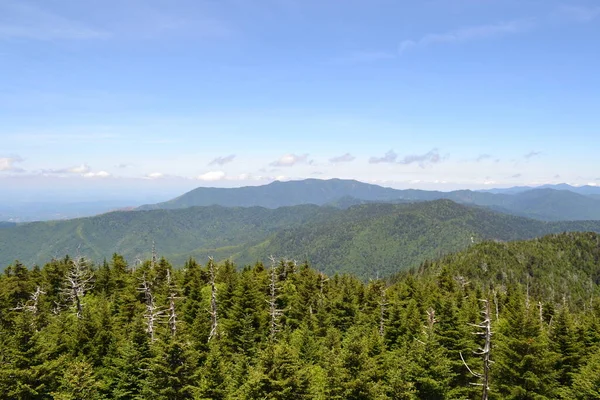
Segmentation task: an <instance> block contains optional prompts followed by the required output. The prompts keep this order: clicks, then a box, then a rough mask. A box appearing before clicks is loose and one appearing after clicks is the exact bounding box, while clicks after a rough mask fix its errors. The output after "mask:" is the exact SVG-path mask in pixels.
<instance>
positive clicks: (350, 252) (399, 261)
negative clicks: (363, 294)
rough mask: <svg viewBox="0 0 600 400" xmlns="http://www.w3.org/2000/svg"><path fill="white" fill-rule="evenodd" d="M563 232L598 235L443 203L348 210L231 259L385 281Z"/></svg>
mask: <svg viewBox="0 0 600 400" xmlns="http://www.w3.org/2000/svg"><path fill="white" fill-rule="evenodd" d="M564 231H594V232H600V222H599V221H587V222H586V221H581V222H543V221H536V220H531V219H526V218H521V217H516V216H511V215H505V214H500V213H495V212H491V211H489V210H486V209H484V208H477V207H467V206H463V205H459V204H456V203H454V202H452V201H449V200H437V201H433V202H422V203H414V204H410V205H393V204H370V205H360V206H355V207H352V208H350V209H348V210H347V211H345V212H343V213H337V214H333V215H332V216H331V217H330V218H329V219H328V220H319V221H313V222H309V223H306V224H303V225H301V226H297V227H292V228H289V229H285V230H283V231H281V232H277V233H276V234H274V235H272V236H271V237H269V238H268V239H267V240H266V241H264V242H262V243H260V244H257V245H255V246H252V247H250V248H247V249H245V250H244V251H242V252H240V253H236V254H235V255H234V256H233V260H234V261H237V262H238V263H241V264H248V263H253V262H255V261H257V260H261V261H262V260H266V259H267V256H268V255H269V254H276V255H285V256H286V257H290V258H295V259H297V260H302V261H304V260H308V261H309V262H310V263H311V265H313V266H314V267H315V268H319V269H322V270H324V271H325V272H327V273H334V272H347V273H352V274H354V275H357V276H360V277H362V278H375V277H376V276H378V275H379V276H387V275H389V274H392V273H394V272H395V271H398V270H402V269H406V268H409V267H411V266H414V265H417V264H419V263H420V262H421V261H423V260H424V259H426V258H436V257H439V256H441V255H443V254H446V253H449V252H454V251H457V250H461V249H464V248H466V247H469V246H470V245H472V244H473V243H478V242H480V241H483V240H499V241H509V240H521V239H530V238H534V237H539V236H543V235H547V234H550V233H559V232H564Z"/></svg>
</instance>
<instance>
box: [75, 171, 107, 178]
mask: <svg viewBox="0 0 600 400" xmlns="http://www.w3.org/2000/svg"><path fill="white" fill-rule="evenodd" d="M81 176H83V177H84V178H109V177H111V176H112V175H111V174H110V173H109V172H106V171H98V172H86V173H85V174H82V175H81Z"/></svg>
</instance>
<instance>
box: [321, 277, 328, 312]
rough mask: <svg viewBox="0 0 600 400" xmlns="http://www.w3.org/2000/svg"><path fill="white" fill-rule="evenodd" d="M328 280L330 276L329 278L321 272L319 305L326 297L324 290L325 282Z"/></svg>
mask: <svg viewBox="0 0 600 400" xmlns="http://www.w3.org/2000/svg"><path fill="white" fill-rule="evenodd" d="M327 281H329V278H327V276H326V275H325V274H324V273H322V272H319V305H322V304H323V299H325V296H324V295H323V290H324V289H325V283H327Z"/></svg>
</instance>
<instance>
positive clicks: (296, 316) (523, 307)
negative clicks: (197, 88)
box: [0, 204, 600, 400]
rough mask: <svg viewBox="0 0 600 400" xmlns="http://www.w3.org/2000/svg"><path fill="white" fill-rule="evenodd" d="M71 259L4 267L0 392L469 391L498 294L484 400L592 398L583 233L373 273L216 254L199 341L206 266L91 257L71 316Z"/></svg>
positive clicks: (588, 274)
mask: <svg viewBox="0 0 600 400" xmlns="http://www.w3.org/2000/svg"><path fill="white" fill-rule="evenodd" d="M439 206H440V207H441V208H440V210H439V211H443V210H446V208H444V207H445V205H444V204H441V205H439ZM447 211H448V212H447V213H446V214H444V213H441V215H445V218H448V219H450V220H452V215H453V214H452V209H450V210H447ZM353 212H356V210H354V211H353ZM72 264H73V263H72V260H71V259H70V258H65V259H62V260H52V261H50V262H48V263H47V264H45V265H44V266H43V267H42V268H32V269H27V268H25V266H24V265H22V264H19V263H15V264H14V265H13V266H11V267H10V268H7V270H6V272H5V273H4V274H2V275H0V346H1V348H2V352H0V398H7V399H52V398H54V399H289V398H298V399H361V400H362V399H378V400H382V399H471V398H478V397H479V396H480V395H481V394H480V388H479V387H475V386H473V385H472V383H477V379H476V378H475V377H474V376H472V375H471V374H470V373H469V371H468V370H467V368H466V367H465V365H464V364H463V362H462V360H461V354H462V355H463V356H464V358H465V360H466V362H467V364H468V365H469V366H470V368H471V369H472V370H473V371H476V372H481V365H482V360H481V358H480V356H479V355H477V354H476V350H477V349H478V348H479V347H480V346H481V345H482V343H481V339H480V338H479V337H478V335H475V334H474V333H476V332H477V330H478V329H479V328H476V327H474V326H473V324H477V323H479V322H480V321H481V315H480V309H481V302H480V300H481V299H488V300H489V301H490V303H491V304H492V305H493V306H492V314H493V315H492V321H491V324H492V331H493V332H494V333H493V335H492V351H491V359H492V360H493V361H494V363H493V364H492V367H491V377H490V378H491V380H490V382H491V386H490V390H491V397H490V398H494V399H545V398H546V399H554V398H562V399H592V398H598V396H599V393H600V376H599V374H598V371H599V370H600V358H599V357H598V354H600V351H599V350H600V301H599V299H598V294H599V287H598V284H599V283H600V279H599V278H600V236H598V235H596V234H592V233H580V234H559V235H551V236H547V237H544V238H541V239H534V240H531V241H526V242H511V243H497V242H484V243H479V244H476V245H474V246H472V247H470V248H469V249H467V250H465V251H463V252H460V253H457V254H452V255H449V256H446V257H444V258H442V259H438V260H436V261H426V262H424V263H423V264H422V265H421V267H419V268H414V269H412V270H410V271H404V272H402V273H401V274H398V275H396V276H394V277H393V278H391V279H389V280H376V281H371V282H369V283H365V282H363V281H361V280H359V279H357V278H356V277H353V276H349V275H333V276H331V277H328V276H326V275H323V274H321V273H320V272H318V271H316V270H313V269H311V268H310V267H309V266H308V265H300V266H298V265H296V264H295V263H294V262H291V261H285V260H282V261H280V262H279V263H276V265H275V266H274V270H273V271H274V275H271V273H270V270H267V269H265V267H264V266H263V264H261V263H257V264H255V265H254V266H252V267H245V268H243V269H241V270H236V268H235V266H234V265H233V264H232V263H230V262H224V263H221V264H220V265H219V266H218V271H217V273H216V275H215V276H216V278H215V279H216V282H215V288H216V302H217V305H218V307H217V311H218V327H217V334H216V335H215V336H213V337H211V339H210V340H209V332H210V329H211V316H210V311H211V302H210V300H211V296H212V293H213V292H212V286H211V284H210V279H211V277H210V274H209V273H208V265H201V264H199V263H197V262H196V261H195V260H194V259H187V261H186V262H185V265H183V267H184V268H181V269H177V268H173V267H172V266H171V264H170V263H169V262H168V261H167V260H166V259H160V260H156V262H151V261H148V262H144V263H142V264H141V265H135V270H134V266H132V265H128V264H127V263H126V262H125V259H124V258H123V257H121V256H120V255H118V254H115V255H113V256H112V257H111V258H110V259H109V261H107V262H102V263H100V264H98V265H96V266H94V265H90V266H89V267H90V270H91V271H92V272H93V274H94V276H95V285H94V287H93V288H91V289H90V290H88V291H85V292H84V293H82V294H81V303H82V304H83V311H82V313H81V315H77V313H76V312H75V311H76V310H74V309H73V308H72V307H65V306H63V303H64V301H65V299H64V298H63V297H62V295H61V292H60V288H61V287H62V285H64V279H65V276H66V274H67V272H68V270H69V268H70V267H71V266H72ZM273 276H274V278H273V279H274V280H275V286H276V290H275V295H274V296H275V297H274V298H273V297H271V296H272V295H273V294H272V293H273V292H272V291H271V290H270V286H269V285H270V284H271V278H272V277H273ZM144 282H145V284H146V287H148V288H149V291H150V293H151V296H150V297H148V294H147V291H144ZM37 288H40V291H39V292H38V294H39V296H38V297H34V296H32V294H33V293H35V292H36V291H37ZM172 294H173V295H172ZM271 301H274V304H275V305H276V309H277V310H278V312H279V313H280V315H278V318H277V320H276V323H275V324H272V321H271V318H273V316H272V315H271V314H270V312H272V309H270V304H269V302H271ZM61 302H62V303H61ZM151 321H153V323H154V325H152V328H153V333H152V334H150V329H149V328H150V326H149V324H150V322H151ZM173 326H175V327H176V329H172V327H173Z"/></svg>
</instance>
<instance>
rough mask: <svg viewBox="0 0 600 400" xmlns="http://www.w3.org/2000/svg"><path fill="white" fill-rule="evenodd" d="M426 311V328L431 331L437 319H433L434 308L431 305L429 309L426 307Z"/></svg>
mask: <svg viewBox="0 0 600 400" xmlns="http://www.w3.org/2000/svg"><path fill="white" fill-rule="evenodd" d="M426 312H427V328H428V331H429V332H430V333H431V332H432V331H433V326H434V325H435V323H436V322H437V319H435V310H434V309H433V308H432V307H429V309H427V311H426Z"/></svg>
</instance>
